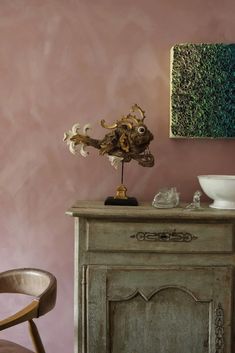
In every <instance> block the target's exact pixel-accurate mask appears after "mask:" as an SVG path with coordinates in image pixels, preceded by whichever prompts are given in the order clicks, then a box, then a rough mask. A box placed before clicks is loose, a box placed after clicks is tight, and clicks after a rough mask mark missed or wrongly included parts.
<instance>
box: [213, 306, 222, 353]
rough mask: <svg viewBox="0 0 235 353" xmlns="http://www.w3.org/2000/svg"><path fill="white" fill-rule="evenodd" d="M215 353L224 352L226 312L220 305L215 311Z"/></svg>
mask: <svg viewBox="0 0 235 353" xmlns="http://www.w3.org/2000/svg"><path fill="white" fill-rule="evenodd" d="M215 348H216V351H215V353H223V352H224V310H223V308H222V305H221V304H220V303H219V304H218V306H217V308H216V310H215Z"/></svg>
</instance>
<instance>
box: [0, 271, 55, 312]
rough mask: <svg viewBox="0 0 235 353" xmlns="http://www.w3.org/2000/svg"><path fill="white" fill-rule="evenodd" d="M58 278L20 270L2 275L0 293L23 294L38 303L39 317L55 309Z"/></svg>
mask: <svg viewBox="0 0 235 353" xmlns="http://www.w3.org/2000/svg"><path fill="white" fill-rule="evenodd" d="M56 290H57V283H56V278H55V277H54V276H53V275H52V274H51V273H49V272H47V271H44V270H39V269H33V268H20V269H13V270H9V271H5V272H2V273H0V293H21V294H27V295H31V296H34V297H35V299H36V300H37V301H38V312H37V317H39V316H41V315H44V314H46V313H47V312H48V311H50V310H51V309H53V307H54V306H55V302H56Z"/></svg>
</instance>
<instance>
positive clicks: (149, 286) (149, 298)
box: [82, 266, 232, 353]
mask: <svg viewBox="0 0 235 353" xmlns="http://www.w3.org/2000/svg"><path fill="white" fill-rule="evenodd" d="M231 293H232V269H231V268H230V267H210V268H209V267H192V268H190V267H179V268H178V267H169V268H166V267H162V268H159V267H156V268H155V267H154V268H148V267H144V268H143V267H138V268H136V267H135V268H133V267H132V268H131V267H125V268H122V267H105V266H88V268H87V269H86V290H84V297H83V309H84V311H85V312H84V315H83V317H84V318H85V319H84V322H83V335H82V336H83V338H84V342H83V351H84V352H83V353H88V352H89V353H231Z"/></svg>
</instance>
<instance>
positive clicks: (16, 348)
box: [0, 340, 34, 353]
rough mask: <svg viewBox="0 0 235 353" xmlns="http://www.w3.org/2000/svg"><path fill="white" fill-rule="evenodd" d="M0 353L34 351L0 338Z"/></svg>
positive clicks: (27, 352)
mask: <svg viewBox="0 0 235 353" xmlns="http://www.w3.org/2000/svg"><path fill="white" fill-rule="evenodd" d="M0 353H34V352H33V351H31V350H30V349H27V348H25V347H23V346H20V345H19V344H16V343H14V342H10V341H6V340H0Z"/></svg>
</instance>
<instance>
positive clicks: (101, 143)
mask: <svg viewBox="0 0 235 353" xmlns="http://www.w3.org/2000/svg"><path fill="white" fill-rule="evenodd" d="M145 118H146V116H145V112H144V111H143V110H142V109H141V108H140V107H139V106H138V105H137V104H135V105H134V106H133V107H132V108H131V112H130V113H129V114H127V115H124V116H122V117H121V118H120V119H119V120H117V121H116V122H115V123H114V124H112V125H108V124H107V123H106V122H105V120H101V126H102V127H103V128H105V129H107V130H109V132H108V133H107V134H106V135H105V136H104V138H103V139H94V138H92V137H90V136H88V134H87V132H88V130H89V128H90V125H89V124H86V125H85V126H84V128H83V133H81V132H80V125H79V124H75V125H74V126H73V127H72V129H71V130H70V131H68V132H66V133H65V134H64V141H66V142H67V144H68V146H69V150H70V152H71V153H73V154H76V153H77V152H80V154H81V155H82V156H83V157H86V156H87V155H88V152H87V151H86V147H87V146H92V147H94V148H96V149H98V150H99V153H100V155H107V156H108V157H109V160H110V162H111V164H112V165H113V166H114V167H115V168H117V166H118V165H119V163H121V164H122V181H121V186H120V187H119V188H118V190H117V195H116V197H115V198H116V199H127V196H126V188H125V186H124V185H123V166H124V163H128V162H130V161H131V160H132V159H133V160H136V161H137V162H138V164H139V165H141V166H143V167H152V166H153V165H154V157H153V155H152V154H151V153H150V151H149V144H150V142H151V141H152V140H153V134H152V133H151V132H150V131H149V130H148V128H147V126H146V125H145V123H144V120H145Z"/></svg>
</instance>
